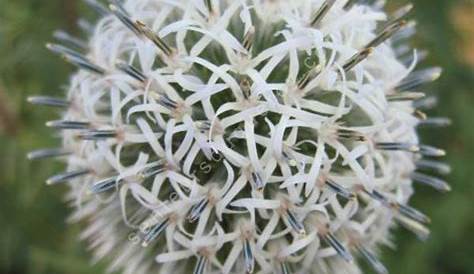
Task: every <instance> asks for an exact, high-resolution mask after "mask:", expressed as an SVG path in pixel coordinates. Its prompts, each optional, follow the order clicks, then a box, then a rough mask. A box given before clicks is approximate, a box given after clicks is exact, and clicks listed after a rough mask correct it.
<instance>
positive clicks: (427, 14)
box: [0, 0, 474, 274]
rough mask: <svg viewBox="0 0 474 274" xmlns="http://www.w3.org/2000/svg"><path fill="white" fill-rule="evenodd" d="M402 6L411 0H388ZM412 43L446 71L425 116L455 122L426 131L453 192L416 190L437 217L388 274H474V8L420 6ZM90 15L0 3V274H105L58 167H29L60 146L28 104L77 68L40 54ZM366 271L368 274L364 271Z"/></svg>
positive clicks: (58, 4)
mask: <svg viewBox="0 0 474 274" xmlns="http://www.w3.org/2000/svg"><path fill="white" fill-rule="evenodd" d="M388 2H390V3H391V6H399V5H402V4H404V3H406V1H396V0H392V1H388ZM413 2H414V3H415V5H416V10H415V12H414V14H413V16H414V17H415V18H416V19H417V20H418V22H419V24H418V38H417V41H416V42H415V45H416V46H417V47H419V48H426V49H428V50H429V51H430V53H431V55H430V57H429V59H428V60H427V61H426V62H425V64H427V65H440V66H442V67H443V68H444V70H445V73H444V75H443V77H442V78H441V80H440V81H438V82H437V83H436V84H433V85H431V86H430V87H429V89H428V90H427V91H428V92H429V93H432V94H437V95H439V97H440V105H439V107H437V108H435V109H434V110H431V111H429V114H432V115H434V116H449V117H451V118H452V119H453V121H454V123H453V125H452V126H451V127H449V128H443V129H424V130H423V131H422V135H423V137H424V140H426V142H427V143H430V144H433V145H436V146H439V147H443V148H446V150H447V151H448V152H449V154H448V157H447V159H448V161H449V163H450V164H451V165H452V167H453V173H452V174H451V175H449V176H448V178H447V179H448V180H449V181H450V183H451V184H452V187H453V191H452V192H451V193H449V194H445V195H442V194H439V193H436V192H435V191H431V190H429V189H425V188H419V189H417V195H416V196H415V198H414V200H413V204H414V205H415V206H416V207H418V208H420V209H421V210H422V211H424V212H426V213H427V214H429V215H430V216H431V217H432V220H433V224H432V226H431V229H432V237H431V238H430V240H429V241H428V242H426V243H420V242H418V241H417V240H416V239H415V237H414V236H413V235H412V234H411V233H409V232H407V231H405V230H403V229H399V230H397V233H396V235H395V237H394V239H395V242H396V243H397V250H389V249H387V250H384V253H383V254H384V255H383V261H384V262H385V263H386V264H387V266H388V267H389V269H391V273H401V274H425V273H426V274H446V273H453V274H467V273H474V259H473V258H472V256H473V255H474V237H473V236H472V235H474V217H473V216H474V213H473V210H472V209H473V200H474V187H473V185H474V181H473V179H474V123H473V121H474V90H473V89H474V60H473V59H474V58H473V57H474V56H473V55H474V32H473V28H474V19H473V18H474V4H473V2H472V1H461V0H416V1H413ZM87 14H89V13H88V12H87V11H86V8H85V7H83V6H82V4H81V3H80V2H79V1H75V0H47V1H46V0H14V1H12V0H0V274H16V273H31V274H42V273H45V274H46V273H48V274H54V273H60V274H66V273H72V274H79V273H97V274H99V273H103V272H104V265H100V264H99V265H96V266H92V267H91V266H90V264H89V261H90V257H89V256H88V253H87V251H86V247H85V245H84V244H82V243H80V242H79V240H78V239H77V235H78V233H79V226H78V225H72V226H71V225H67V224H66V223H65V221H64V220H65V219H66V217H67V215H68V213H69V210H68V208H67V207H66V205H65V204H64V203H63V202H62V193H63V192H64V190H65V188H62V187H59V188H48V187H46V186H45V185H44V183H43V182H44V180H45V179H46V178H47V177H48V176H49V175H51V174H54V173H55V172H57V171H59V170H61V168H62V166H61V164H54V163H51V162H34V163H30V162H28V161H27V160H26V159H25V154H26V153H27V152H28V151H29V150H32V149H35V148H41V147H54V146H55V144H56V143H57V141H58V140H55V138H53V137H51V134H50V132H49V131H48V130H47V129H45V127H44V121H47V120H51V119H55V118H57V117H56V115H55V114H54V112H52V111H50V110H48V109H44V108H33V107H32V106H30V105H28V104H27V103H25V98H26V97H27V96H28V95H32V94H49V95H58V96H60V95H61V94H62V93H63V92H62V90H61V88H60V87H61V85H64V84H65V83H67V79H68V78H67V77H68V76H67V75H68V74H69V73H71V71H72V68H71V67H70V66H67V65H66V64H64V63H62V62H61V61H60V60H59V58H56V57H55V56H53V55H52V54H50V53H49V52H47V51H46V50H45V48H44V43H45V42H47V41H48V40H51V39H52V37H51V33H52V31H53V30H55V29H57V28H64V29H66V30H68V31H71V32H76V31H77V29H76V27H75V22H76V20H77V19H78V16H79V15H87ZM367 273H370V272H367Z"/></svg>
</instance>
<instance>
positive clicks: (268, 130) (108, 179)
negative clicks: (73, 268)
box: [29, 0, 449, 274]
mask: <svg viewBox="0 0 474 274" xmlns="http://www.w3.org/2000/svg"><path fill="white" fill-rule="evenodd" d="M86 2H87V3H88V4H90V5H91V6H92V7H94V8H95V9H96V10H97V11H98V12H99V13H100V14H101V15H103V18H102V19H100V20H99V21H98V22H97V24H96V25H95V27H94V28H93V29H92V30H90V29H89V28H87V29H86V31H92V32H91V33H90V36H91V37H90V40H89V41H88V42H85V41H82V40H80V39H78V38H73V37H71V36H69V35H67V34H65V33H62V32H61V33H57V34H56V35H55V37H56V38H57V39H59V40H61V41H63V42H64V43H67V44H69V45H70V46H71V48H67V47H64V46H61V45H57V44H49V45H48V48H49V49H51V50H52V51H53V52H55V53H58V54H60V55H62V56H63V57H64V58H65V59H66V60H67V61H69V62H70V63H72V64H74V65H76V66H78V67H79V71H78V72H77V73H76V74H75V75H74V76H73V77H72V79H71V82H70V85H69V91H68V94H67V99H59V98H51V97H33V98H30V99H29V101H30V102H32V103H34V104H42V105H48V106H53V107H59V108H63V109H64V110H65V111H64V113H63V118H62V120H59V121H52V122H48V123H47V125H48V126H49V127H52V128H54V129H56V130H60V132H61V136H62V138H63V146H62V148H60V149H47V150H40V151H35V152H32V153H31V154H30V155H29V157H30V158H32V159H38V158H46V157H62V159H64V160H66V162H67V166H68V168H67V171H66V172H65V173H62V174H59V175H56V176H54V177H52V178H50V179H49V180H48V183H49V184H58V183H62V182H70V192H69V194H68V196H67V198H68V200H69V201H70V202H71V205H72V206H73V207H74V209H75V211H74V213H73V215H72V216H71V218H70V220H71V221H83V223H86V224H87V227H86V228H85V230H84V231H83V233H82V234H81V238H83V239H86V240H87V241H88V242H89V244H90V247H91V249H93V250H95V251H94V252H95V255H96V259H101V258H103V257H105V256H107V257H111V258H113V261H112V264H111V267H110V270H112V271H115V270H119V269H122V270H123V271H124V273H176V274H180V273H190V272H192V271H194V273H195V274H204V273H262V274H263V273H285V274H286V273H343V272H344V273H360V270H359V267H358V265H357V264H356V263H354V259H355V258H357V257H362V258H365V259H366V260H368V262H369V263H370V265H371V266H373V269H374V270H375V271H376V272H377V273H387V270H386V269H385V267H384V266H383V264H382V263H381V262H380V261H379V260H378V259H377V257H376V253H377V249H378V247H379V246H380V245H391V244H392V243H391V241H390V230H391V228H392V227H393V226H394V224H396V223H398V224H400V225H402V226H404V227H406V228H408V229H409V230H412V231H413V232H414V233H416V235H417V236H418V237H420V238H422V239H424V238H426V237H427V236H428V234H429V231H428V230H427V228H426V227H425V225H426V224H427V223H428V222H429V219H428V217H426V216H425V215H423V214H422V213H421V212H419V211H418V210H416V209H414V208H412V207H410V206H409V205H408V202H409V199H410V197H411V196H412V194H413V192H414V190H413V182H414V181H416V182H419V183H422V184H426V185H430V186H433V187H434V188H436V189H439V190H441V191H447V190H449V186H448V185H447V184H446V183H445V182H444V181H442V180H441V179H438V178H436V177H432V176H431V175H430V176H429V175H426V174H423V170H426V169H429V170H434V171H439V172H440V173H442V174H444V173H447V172H449V167H447V166H446V165H444V164H443V163H440V162H437V161H434V160H432V159H430V158H433V157H438V156H443V155H444V152H443V151H442V150H439V149H437V148H433V147H430V146H425V145H422V144H420V142H419V140H418V135H417V133H416V128H417V126H419V125H420V124H421V125H445V124H448V123H449V120H446V119H443V118H434V119H429V118H427V117H426V115H425V114H423V113H422V112H421V111H419V108H422V107H423V106H427V105H429V104H430V101H423V100H420V99H421V98H422V97H423V93H420V92H419V90H418V87H419V86H420V85H422V84H424V83H426V82H430V81H432V80H435V79H436V78H437V77H439V75H440V70H439V69H438V68H431V69H427V70H418V71H414V68H415V66H416V64H417V62H418V55H417V53H416V51H415V50H413V51H411V50H410V49H409V48H407V46H406V44H405V42H404V40H405V39H406V38H409V37H410V36H411V35H412V34H413V33H414V24H413V23H407V22H406V21H405V19H404V18H405V17H406V14H407V13H408V12H409V10H410V9H411V6H406V7H403V8H402V9H400V10H398V11H397V12H395V13H394V14H393V15H387V14H386V13H385V12H384V11H383V6H384V5H383V4H384V3H383V2H384V1H375V4H373V5H363V4H358V3H357V1H351V0H349V1H347V0H296V1H287V0H221V1H217V0H181V1H177V0H125V1H123V3H122V2H121V1H118V0H116V1H111V2H112V4H111V5H110V9H107V8H106V7H105V6H104V5H102V4H101V3H99V2H96V1H95V0H87V1H86ZM82 25H84V24H82ZM423 157H426V159H425V158H423ZM192 258H194V259H192ZM190 261H191V263H190Z"/></svg>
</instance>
